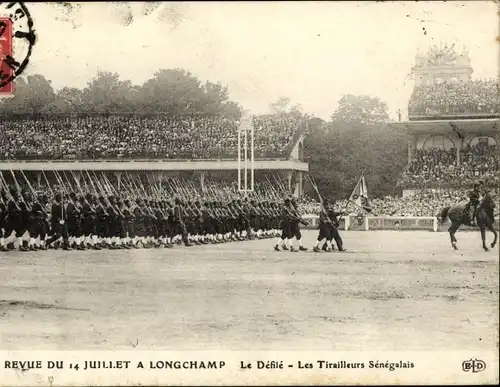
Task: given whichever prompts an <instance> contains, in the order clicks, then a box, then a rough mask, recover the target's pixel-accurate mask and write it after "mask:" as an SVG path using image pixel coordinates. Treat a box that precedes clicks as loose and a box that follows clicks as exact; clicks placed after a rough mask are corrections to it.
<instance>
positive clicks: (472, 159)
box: [398, 145, 499, 188]
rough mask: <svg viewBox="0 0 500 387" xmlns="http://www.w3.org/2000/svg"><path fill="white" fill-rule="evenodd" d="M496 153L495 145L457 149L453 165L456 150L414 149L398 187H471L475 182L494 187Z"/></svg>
mask: <svg viewBox="0 0 500 387" xmlns="http://www.w3.org/2000/svg"><path fill="white" fill-rule="evenodd" d="M498 153H499V150H498V146H497V145H489V146H486V147H482V146H479V145H476V146H468V147H466V148H463V149H461V150H460V163H459V164H458V165H457V162H456V161H457V156H456V149H417V150H415V151H414V153H413V157H412V162H411V163H410V164H409V166H408V167H407V169H406V170H405V171H404V172H403V176H402V179H401V180H400V181H399V183H398V185H399V186H400V187H403V188H424V187H429V186H450V185H454V184H455V185H456V184H458V185H459V186H462V187H463V186H468V187H471V186H472V184H473V183H474V181H476V180H479V179H482V180H486V181H488V183H489V184H491V185H498V183H499V177H498V172H499V155H498Z"/></svg>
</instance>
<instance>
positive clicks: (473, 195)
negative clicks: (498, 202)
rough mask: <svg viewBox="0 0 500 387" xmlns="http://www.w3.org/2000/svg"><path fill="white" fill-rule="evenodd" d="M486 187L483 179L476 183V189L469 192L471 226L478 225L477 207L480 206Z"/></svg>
mask: <svg viewBox="0 0 500 387" xmlns="http://www.w3.org/2000/svg"><path fill="white" fill-rule="evenodd" d="M483 187H484V182H483V181H478V182H477V183H474V189H473V190H472V191H470V192H469V214H468V215H469V220H470V224H471V226H476V215H477V209H478V208H479V201H480V199H481V193H482V190H483Z"/></svg>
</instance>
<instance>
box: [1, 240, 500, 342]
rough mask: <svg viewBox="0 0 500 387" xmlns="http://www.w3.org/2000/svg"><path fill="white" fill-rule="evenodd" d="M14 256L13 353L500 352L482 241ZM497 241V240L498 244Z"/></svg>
mask: <svg viewBox="0 0 500 387" xmlns="http://www.w3.org/2000/svg"><path fill="white" fill-rule="evenodd" d="M316 235H317V233H316V231H306V232H304V242H305V243H304V244H305V246H306V247H308V248H309V251H307V252H297V253H292V252H287V251H282V252H275V251H273V244H274V243H275V240H274V239H265V240H256V241H245V242H237V243H236V242H235V243H225V244H217V245H207V246H193V247H189V248H185V247H181V246H179V247H175V248H173V249H163V248H162V249H146V250H142V249H138V250H112V251H83V252H82V251H71V252H65V251H62V250H57V251H53V250H51V251H43V252H27V253H20V252H10V253H2V254H1V255H0V317H1V318H0V349H1V350H34V349H37V350H57V349H61V350H85V349H87V350H92V349H103V350H104V349H106V350H112V349H116V350H119V349H120V350H125V349H133V348H136V349H137V350H154V349H162V350H199V349H204V350H210V349H235V350H270V349H274V350H293V349H310V350H403V349H404V350H433V349H439V348H441V349H446V350H454V349H478V350H479V349H492V347H493V345H496V346H498V333H497V332H498V314H497V312H498V297H499V294H498V286H499V282H498V281H499V253H498V247H497V248H495V249H492V250H491V251H489V252H484V251H483V250H482V248H481V239H480V234H479V233H478V232H459V233H458V234H457V238H458V240H459V248H460V250H458V251H453V250H452V248H451V246H450V243H449V237H448V234H447V233H442V232H438V233H436V232H425V231H413V232H412V231H409V232H402V231H399V232H398V231H372V232H354V231H352V232H343V233H342V236H343V238H344V242H345V247H346V248H347V249H348V251H347V252H343V253H339V252H332V253H326V252H322V253H314V252H312V251H311V250H312V249H311V248H312V246H313V243H314V240H315V237H316ZM488 238H489V242H490V243H491V240H492V237H491V235H488Z"/></svg>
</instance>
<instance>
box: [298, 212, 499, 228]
mask: <svg viewBox="0 0 500 387" xmlns="http://www.w3.org/2000/svg"><path fill="white" fill-rule="evenodd" d="M303 218H304V219H306V220H307V221H308V222H309V226H308V228H317V227H318V224H319V216H318V215H315V214H307V215H304V216H303ZM495 225H496V227H497V229H498V227H499V218H498V217H496V218H495ZM448 227H449V221H447V222H446V223H445V224H443V225H440V224H439V220H438V218H436V217H434V216H364V217H357V216H354V215H349V216H346V217H345V218H343V219H342V220H341V221H340V226H339V228H340V229H341V230H345V231H370V230H428V231H434V232H436V231H446V230H447V229H448Z"/></svg>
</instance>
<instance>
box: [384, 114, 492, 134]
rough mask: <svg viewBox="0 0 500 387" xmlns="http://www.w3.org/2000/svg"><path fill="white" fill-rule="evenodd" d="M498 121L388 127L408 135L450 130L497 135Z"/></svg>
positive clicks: (428, 122) (410, 123) (430, 122)
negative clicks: (403, 131) (400, 130)
mask: <svg viewBox="0 0 500 387" xmlns="http://www.w3.org/2000/svg"><path fill="white" fill-rule="evenodd" d="M499 124H500V120H499V119H496V118H487V119H465V120H425V121H396V122H389V123H388V125H389V126H391V127H393V128H397V129H402V130H405V131H406V132H408V133H409V134H422V133H446V132H448V131H450V130H454V131H456V130H458V131H459V132H462V133H481V134H486V133H491V134H497V133H498V132H499V129H500V125H499Z"/></svg>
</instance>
